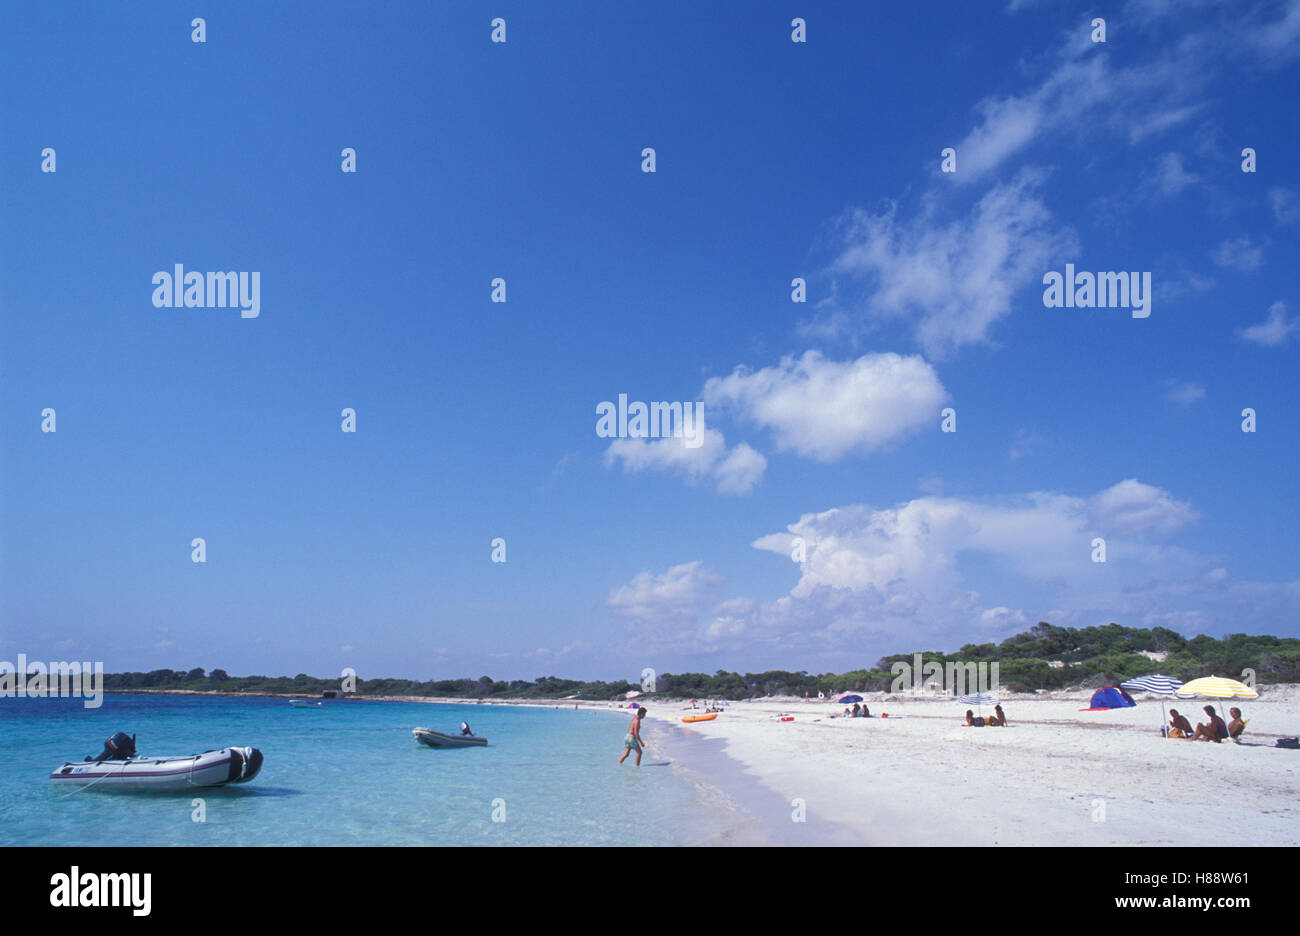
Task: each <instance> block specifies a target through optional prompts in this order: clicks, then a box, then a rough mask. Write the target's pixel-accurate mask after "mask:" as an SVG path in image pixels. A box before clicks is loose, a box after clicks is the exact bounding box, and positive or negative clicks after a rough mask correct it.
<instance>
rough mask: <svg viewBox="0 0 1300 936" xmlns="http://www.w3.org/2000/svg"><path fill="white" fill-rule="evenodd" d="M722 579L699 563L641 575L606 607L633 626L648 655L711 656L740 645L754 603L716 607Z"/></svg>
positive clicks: (746, 601) (616, 590) (612, 593)
mask: <svg viewBox="0 0 1300 936" xmlns="http://www.w3.org/2000/svg"><path fill="white" fill-rule="evenodd" d="M722 583H723V578H722V576H721V575H720V574H719V573H717V572H715V571H714V570H712V569H710V568H708V567H707V566H705V565H704V564H703V563H702V562H699V561H696V562H685V563H682V564H681V565H675V566H673V567H672V568H670V569H668V570H667V571H665V572H662V573H660V574H658V575H656V574H654V573H651V572H639V573H637V574H636V575H635V576H634V577H633V578H632V580H631V581H630V582H628V583H627V584H626V585H622V586H620V587H618V588H614V589H612V590H611V591H610V593H609V595H608V597H607V598H606V599H605V603H606V605H607V606H608V607H609V609H610V610H611V611H613V612H614V613H615V614H616V615H617V616H618V617H620V618H622V619H623V620H624V621H626V622H627V623H628V624H629V625H631V626H632V627H633V628H634V630H635V633H636V634H637V638H638V641H640V642H641V645H642V646H643V648H644V649H646V650H658V649H672V650H674V651H677V652H680V651H682V650H692V651H712V650H717V649H719V648H720V647H722V646H724V645H728V644H735V643H736V642H737V641H739V640H740V639H741V638H742V637H743V636H744V635H745V634H746V631H747V629H748V625H749V621H750V619H751V617H752V615H753V614H754V611H755V605H754V602H753V601H752V600H750V599H748V598H732V599H729V600H727V601H723V602H720V603H715V602H716V599H717V594H718V591H719V590H720V588H721V587H722Z"/></svg>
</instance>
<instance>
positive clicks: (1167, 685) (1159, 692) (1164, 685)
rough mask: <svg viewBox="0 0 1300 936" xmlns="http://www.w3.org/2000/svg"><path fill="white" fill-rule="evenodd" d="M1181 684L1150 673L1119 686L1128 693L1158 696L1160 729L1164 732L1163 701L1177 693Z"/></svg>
mask: <svg viewBox="0 0 1300 936" xmlns="http://www.w3.org/2000/svg"><path fill="white" fill-rule="evenodd" d="M1181 685H1182V683H1181V682H1179V681H1178V680H1177V679H1174V677H1172V676H1162V675H1161V674H1159V673H1152V674H1151V675H1149V676H1138V677H1137V678H1136V679H1128V680H1125V681H1124V682H1122V683H1120V684H1119V687H1120V688H1121V689H1127V690H1128V691H1129V692H1147V693H1150V694H1151V695H1154V696H1160V728H1161V730H1164V728H1165V722H1166V721H1167V719H1166V717H1165V699H1167V698H1169V697H1170V696H1172V695H1173V694H1174V693H1175V692H1177V691H1178V687H1179V686H1181Z"/></svg>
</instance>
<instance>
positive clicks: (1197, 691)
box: [1174, 676, 1259, 722]
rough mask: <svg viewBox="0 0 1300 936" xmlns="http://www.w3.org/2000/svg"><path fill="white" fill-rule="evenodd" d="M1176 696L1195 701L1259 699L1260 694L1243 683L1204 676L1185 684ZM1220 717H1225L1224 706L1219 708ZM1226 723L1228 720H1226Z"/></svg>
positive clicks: (1221, 677) (1179, 688) (1175, 693)
mask: <svg viewBox="0 0 1300 936" xmlns="http://www.w3.org/2000/svg"><path fill="white" fill-rule="evenodd" d="M1174 695H1175V696H1177V697H1178V698H1180V699H1195V698H1196V697H1198V696H1200V697H1202V698H1209V699H1258V698H1259V693H1258V692H1256V691H1255V690H1254V689H1252V688H1250V686H1247V685H1246V684H1245V683H1243V682H1238V681H1237V680H1235V679H1227V678H1225V677H1223V676H1203V677H1202V678H1200V679H1193V680H1192V681H1191V682H1189V683H1183V685H1181V686H1180V687H1178V689H1177V690H1175V692H1174ZM1219 708H1220V711H1219V717H1220V718H1222V717H1223V711H1222V708H1223V706H1219ZM1224 721H1225V722H1226V721H1227V719H1226V718H1225V719H1224Z"/></svg>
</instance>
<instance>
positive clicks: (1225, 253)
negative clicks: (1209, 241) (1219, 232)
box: [1210, 237, 1264, 273]
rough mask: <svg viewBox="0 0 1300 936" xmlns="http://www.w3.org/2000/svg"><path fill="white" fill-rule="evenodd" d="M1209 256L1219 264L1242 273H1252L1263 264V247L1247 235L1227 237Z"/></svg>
mask: <svg viewBox="0 0 1300 936" xmlns="http://www.w3.org/2000/svg"><path fill="white" fill-rule="evenodd" d="M1210 256H1211V258H1213V260H1214V262H1215V263H1216V264H1218V265H1219V266H1221V267H1223V268H1225V269H1229V270H1236V271H1238V272H1242V273H1253V272H1255V271H1256V270H1258V269H1259V268H1260V267H1262V266H1263V265H1264V248H1263V247H1262V246H1261V245H1259V244H1256V243H1254V242H1253V241H1252V240H1251V239H1250V238H1249V237H1235V238H1229V239H1228V240H1225V241H1224V242H1223V243H1222V244H1220V245H1219V246H1218V247H1216V248H1214V250H1213V251H1212V252H1211V254H1210Z"/></svg>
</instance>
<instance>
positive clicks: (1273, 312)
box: [1238, 301, 1300, 348]
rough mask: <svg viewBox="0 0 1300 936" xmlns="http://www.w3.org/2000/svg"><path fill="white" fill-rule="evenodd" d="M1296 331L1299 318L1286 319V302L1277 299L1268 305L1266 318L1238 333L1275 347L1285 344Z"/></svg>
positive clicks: (1259, 343) (1298, 329) (1299, 323)
mask: <svg viewBox="0 0 1300 936" xmlns="http://www.w3.org/2000/svg"><path fill="white" fill-rule="evenodd" d="M1297 331H1300V318H1292V319H1288V318H1287V316H1286V304H1285V303H1283V302H1281V301H1279V302H1275V303H1273V304H1272V305H1271V306H1269V307H1268V318H1266V319H1265V320H1264V321H1262V322H1260V323H1259V324H1258V325H1251V326H1250V327H1249V328H1243V329H1242V330H1241V331H1240V332H1238V334H1239V335H1240V336H1241V337H1242V338H1243V339H1245V340H1246V341H1253V342H1254V343H1255V344H1258V345H1263V346H1264V347H1266V348H1276V347H1278V346H1279V345H1284V344H1286V343H1287V342H1288V341H1289V340H1290V339H1291V336H1292V335H1294V334H1295V333H1296V332H1297Z"/></svg>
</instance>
